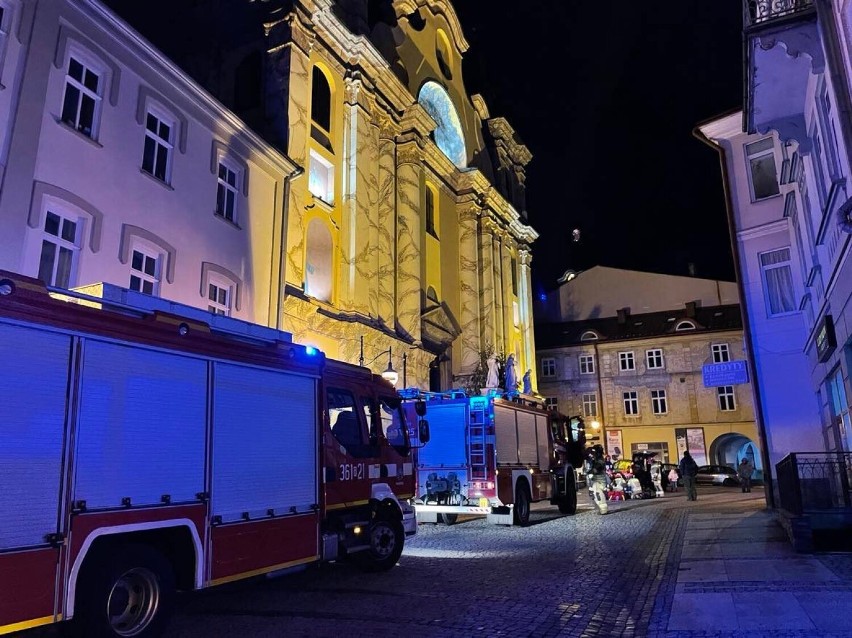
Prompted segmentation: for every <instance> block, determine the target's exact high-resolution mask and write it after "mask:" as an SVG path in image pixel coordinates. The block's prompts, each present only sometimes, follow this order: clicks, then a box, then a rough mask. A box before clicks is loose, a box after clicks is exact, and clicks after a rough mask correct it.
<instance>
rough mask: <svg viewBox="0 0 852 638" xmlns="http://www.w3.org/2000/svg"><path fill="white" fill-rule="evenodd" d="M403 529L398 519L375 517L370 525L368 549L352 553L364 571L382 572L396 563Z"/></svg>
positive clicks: (400, 547)
mask: <svg viewBox="0 0 852 638" xmlns="http://www.w3.org/2000/svg"><path fill="white" fill-rule="evenodd" d="M404 542H405V530H404V529H403V528H402V523H401V522H400V521H395V520H388V519H384V518H377V519H376V520H374V521H373V523H372V525H370V549H367V550H364V551H363V552H358V553H357V554H353V555H352V560H353V561H354V562H355V563H356V564H357V565H358V567H360V568H361V569H363V570H364V571H368V572H384V571H387V570H389V569H390V568H391V567H393V566H394V565H396V563H397V561H398V560H399V557H400V556H401V555H402V545H403V543H404Z"/></svg>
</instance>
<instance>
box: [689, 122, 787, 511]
mask: <svg viewBox="0 0 852 638" xmlns="http://www.w3.org/2000/svg"><path fill="white" fill-rule="evenodd" d="M692 135H693V137H695V138H696V139H697V140H698V141H700V142H703V143H704V144H706V145H707V146H709V147H710V148H712V149H714V150H715V151H716V152H717V153H718V154H719V164H720V166H721V168H722V189H723V190H724V192H725V209H726V213H727V218H728V235H729V236H730V240H731V255H732V257H733V259H734V271H735V272H736V273H737V294H739V296H740V316H741V318H742V321H743V332H744V335H745V340H746V347H747V348H748V351H749V359H751V364H752V369H754V368H755V365H754V353H755V348H754V341H753V340H752V337H751V323H750V322H749V318H748V313H747V312H746V310H745V308H746V300H747V297H746V295H745V286H744V285H743V281H742V280H743V276H742V268H741V263H740V254H739V251H738V250H737V240H736V236H737V233H736V224H735V223H734V206H733V199H732V197H731V189H730V188H729V186H728V184H729V183H730V182H729V181H728V180H729V174H728V164H727V162H726V161H725V160H726V155H725V149H723V148H722V147H721V146H720V145H719V144H716V143H715V142H713V141H712V140H710V139H708V138H707V137H706V136H705V135H704V133H703V132H702V131H701V130H700V129H699V128H698V127H695V128H694V129H692ZM752 376H753V379H752V384H751V385H752V388H753V391H754V398H755V405H754V408H755V413H756V417H757V433H758V436H759V437H760V456H761V460H762V461H763V493H764V497H765V498H766V504H767V505H768V506H769V507H771V508H773V509H774V508H775V507H776V505H775V485H774V484H775V479H774V478H773V473H774V468H773V467H772V461H771V459H770V457H769V443H768V440H767V437H766V424H765V422H764V419H763V399H762V396H761V392H760V383H759V380H758V378H757V375H752Z"/></svg>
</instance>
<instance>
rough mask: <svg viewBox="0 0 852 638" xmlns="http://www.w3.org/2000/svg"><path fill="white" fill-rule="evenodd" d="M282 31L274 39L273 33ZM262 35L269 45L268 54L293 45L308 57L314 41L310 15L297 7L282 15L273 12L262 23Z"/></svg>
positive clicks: (314, 36)
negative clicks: (279, 35)
mask: <svg viewBox="0 0 852 638" xmlns="http://www.w3.org/2000/svg"><path fill="white" fill-rule="evenodd" d="M276 27H277V28H276ZM282 30H284V31H285V32H284V33H283V34H282V36H281V37H276V34H275V32H276V31H278V32H279V33H280V32H281V31H282ZM263 33H264V36H265V37H266V38H267V42H268V44H269V48H268V51H267V52H268V53H275V52H276V51H278V50H280V49H284V48H286V47H289V46H293V45H295V46H296V48H298V49H299V50H300V51H301V52H302V53H303V54H304V55H306V56H308V55H310V52H311V49H312V48H313V46H314V43H315V41H316V33H314V29H313V23H312V22H311V18H310V15H309V14H308V13H306V12H305V9H304V7H300V6H299V5H297V7H296V9H295V10H293V11H289V12H287V13H282V12H281V10H280V9H279V10H277V11H275V12H273V15H272V19H270V20H267V21H266V22H264V23H263Z"/></svg>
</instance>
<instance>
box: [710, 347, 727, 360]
mask: <svg viewBox="0 0 852 638" xmlns="http://www.w3.org/2000/svg"><path fill="white" fill-rule="evenodd" d="M710 350H711V351H712V353H713V363H727V362H728V361H730V360H731V350H730V348H728V344H727V343H714V344H712V345H711V346H710Z"/></svg>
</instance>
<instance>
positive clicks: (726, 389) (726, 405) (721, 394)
mask: <svg viewBox="0 0 852 638" xmlns="http://www.w3.org/2000/svg"><path fill="white" fill-rule="evenodd" d="M716 403H717V405H718V406H719V411H720V412H733V411H735V410H736V409H737V396H736V392H735V390H734V386H732V385H720V386H717V387H716Z"/></svg>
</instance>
